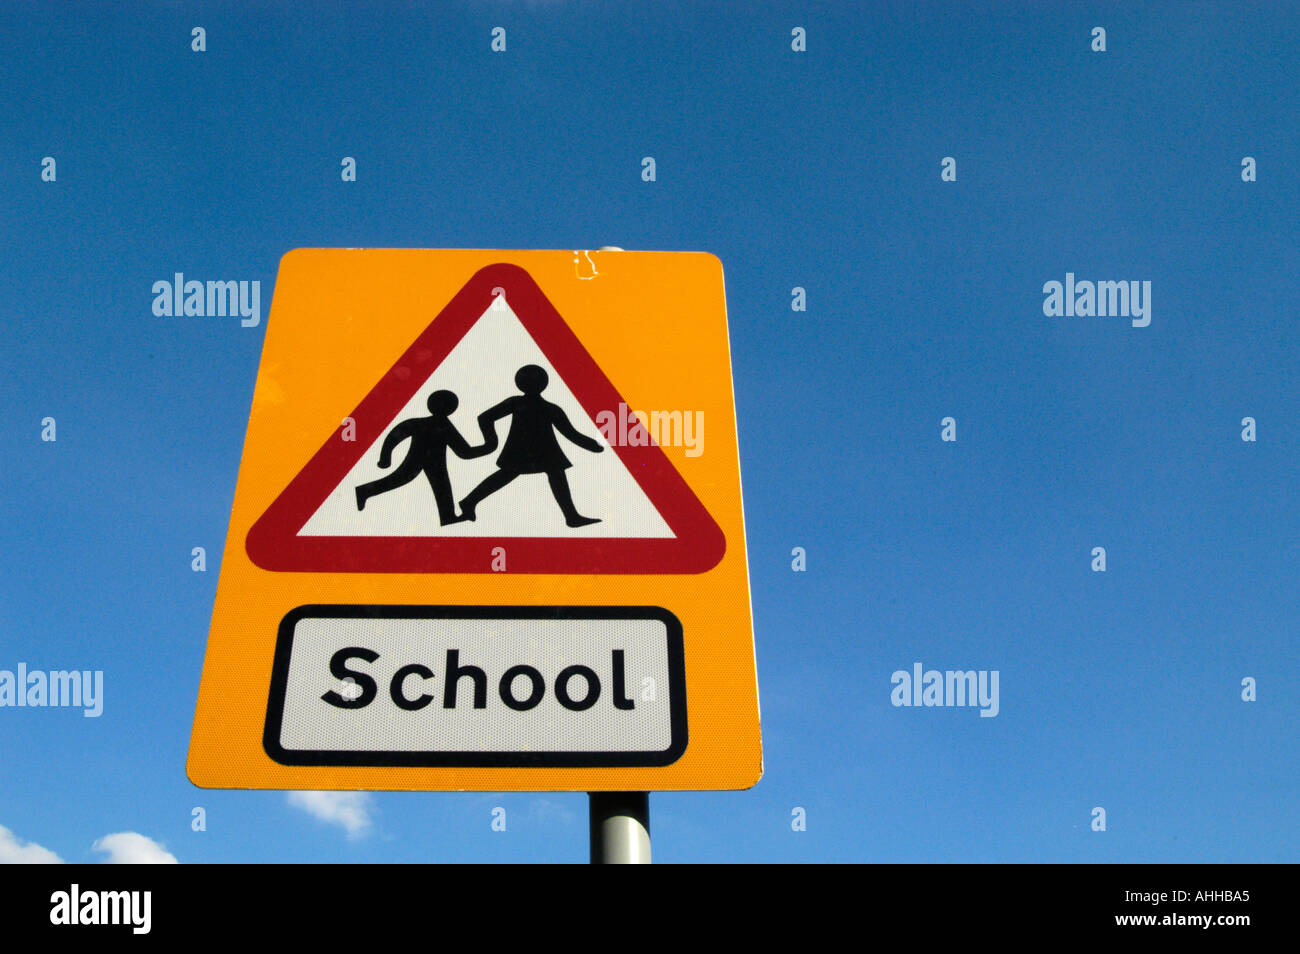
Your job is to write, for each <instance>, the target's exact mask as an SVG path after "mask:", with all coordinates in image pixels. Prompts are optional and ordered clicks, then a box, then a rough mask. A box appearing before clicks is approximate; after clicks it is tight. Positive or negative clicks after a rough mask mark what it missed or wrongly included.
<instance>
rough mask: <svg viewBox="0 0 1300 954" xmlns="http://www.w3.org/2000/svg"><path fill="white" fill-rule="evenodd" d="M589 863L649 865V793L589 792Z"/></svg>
mask: <svg viewBox="0 0 1300 954" xmlns="http://www.w3.org/2000/svg"><path fill="white" fill-rule="evenodd" d="M587 797H588V798H589V799H590V800H591V806H590V808H591V863H592V864H593V865H648V864H650V793H649V792H589V793H587Z"/></svg>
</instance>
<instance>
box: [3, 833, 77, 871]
mask: <svg viewBox="0 0 1300 954" xmlns="http://www.w3.org/2000/svg"><path fill="white" fill-rule="evenodd" d="M61 864H63V859H62V858H60V857H59V856H58V855H56V854H55V853H54V852H52V851H50V849H48V848H42V847H41V846H40V845H37V844H33V843H32V842H30V841H29V842H23V841H21V840H20V839H19V838H18V836H17V835H15V834H14V833H13V832H11V831H10V830H9V829H8V828H6V827H5V826H4V825H0V865H61Z"/></svg>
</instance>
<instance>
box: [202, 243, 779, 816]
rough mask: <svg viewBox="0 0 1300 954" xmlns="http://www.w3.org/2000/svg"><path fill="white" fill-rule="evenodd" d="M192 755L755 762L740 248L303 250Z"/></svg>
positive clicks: (700, 782) (673, 771)
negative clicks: (736, 309) (727, 285)
mask: <svg viewBox="0 0 1300 954" xmlns="http://www.w3.org/2000/svg"><path fill="white" fill-rule="evenodd" d="M188 774H189V777H190V779H191V780H192V781H193V782H194V783H195V784H196V785H201V786H204V787H221V788H279V789H396V790H485V791H506V790H523V791H543V790H571V791H658V790H671V789H734V788H748V787H749V786H751V785H753V784H754V783H755V782H757V781H758V778H759V776H760V775H761V774H762V752H761V744H760V738H759V716H758V687H757V680H756V675H755V665H754V643H753V630H752V623H751V619H750V607H749V579H748V570H747V567H746V561H745V535H744V521H743V513H742V508H741V496H740V469H739V455H738V451H737V445H736V415H735V405H734V403H733V398H732V385H731V361H730V353H729V350H728V340H727V318H726V302H725V297H724V291H723V277H722V264H721V262H719V261H718V259H717V258H716V257H714V256H712V255H708V254H704V253H696V252H623V251H599V252H567V251H565V252H559V251H547V252H537V251H522V252H521V251H460V250H455V251H451V250H417V249H412V250H394V249H376V250H367V249H297V250H295V251H292V252H290V253H288V254H287V255H286V256H285V257H284V259H283V260H282V261H281V263H280V273H279V277H278V279H277V282H276V288H275V299H274V301H273V303H272V307H271V313H270V316H269V318H268V321H267V327H266V340H265V344H264V346H263V352H262V362H261V367H260V368H259V370H258V376H257V386H256V389H255V391H254V394H253V407H252V412H251V414H250V416H249V423H248V433H247V437H246V439H245V442H244V456H243V461H242V462H241V464H240V468H239V481H238V485H237V487H236V490H235V501H234V509H233V512H232V514H231V520H230V531H229V534H228V536H227V538H226V549H225V555H224V557H223V559H222V564H221V579H220V581H219V583H218V587H217V599H216V606H215V609H214V611H213V618H212V630H211V634H210V638H209V641H208V651H207V658H206V660H205V662H204V667H203V679H202V683H201V685H200V688H199V699H198V706H197V711H196V713H195V717H194V732H193V736H192V738H191V742H190V754H189V764H188Z"/></svg>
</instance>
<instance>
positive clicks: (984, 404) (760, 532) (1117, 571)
mask: <svg viewBox="0 0 1300 954" xmlns="http://www.w3.org/2000/svg"><path fill="white" fill-rule="evenodd" d="M250 6H251V5H250ZM975 6H976V5H956V4H914V3H899V4H887V5H886V4H861V5H859V4H843V5H830V4H768V3H757V4H744V5H741V4H684V3H683V4H664V3H655V4H649V3H645V4H641V3H637V4H601V3H596V2H556V3H546V2H536V3H446V4H437V5H432V4H429V5H425V4H396V3H392V4H372V5H355V4H353V5H348V6H347V7H344V6H342V5H335V4H311V5H300V4H258V5H256V6H255V7H253V8H251V9H245V8H244V7H243V6H242V5H235V4H185V5H182V4H174V3H173V4H157V5H152V6H135V7H130V6H123V7H116V6H115V7H111V8H110V7H102V6H100V5H92V4H71V5H48V4H34V3H33V4H18V3H15V4H5V5H4V6H3V8H0V61H2V62H4V63H5V64H6V67H5V72H6V80H5V86H6V96H5V103H4V106H3V107H2V108H0V143H3V146H2V147H0V211H2V214H0V238H2V240H3V247H4V255H3V256H2V257H0V291H2V293H3V309H4V318H5V322H4V327H5V334H4V344H3V348H2V350H0V367H2V368H3V376H2V377H0V398H2V400H0V407H3V410H4V419H5V422H6V426H4V427H3V428H0V442H3V454H4V460H5V462H6V465H7V466H6V476H7V481H6V486H5V491H4V493H3V494H2V495H0V548H2V550H0V552H3V555H4V562H5V567H6V572H5V573H4V574H3V576H2V577H0V669H13V668H14V667H15V666H16V664H17V663H18V662H25V663H27V664H28V665H29V666H31V667H33V668H77V669H102V670H104V672H105V682H106V690H105V693H106V699H105V711H104V714H103V716H101V717H100V718H98V719H85V718H82V716H81V715H80V713H79V712H77V711H73V710H57V709H44V710H41V709H12V708H3V709H0V765H3V771H2V772H0V826H3V827H4V828H5V829H7V830H8V831H9V832H10V833H11V834H10V835H5V833H3V832H0V857H4V856H5V845H6V844H8V845H11V846H12V845H15V844H18V843H20V842H21V843H32V844H35V845H39V846H42V847H44V848H45V849H47V850H48V851H51V852H54V853H56V854H57V855H58V856H60V857H62V858H63V859H65V860H68V861H90V860H99V859H101V858H102V857H105V856H106V855H107V856H110V857H111V856H112V853H111V851H110V848H111V847H112V845H109V846H107V847H106V846H105V845H103V844H102V843H101V849H102V850H101V851H95V850H92V845H94V844H95V843H96V842H97V841H98V840H100V839H103V838H104V837H105V836H106V835H109V834H112V833H122V832H134V833H139V834H141V835H144V836H146V837H147V838H149V839H151V840H152V841H153V842H156V843H159V844H163V845H165V846H166V850H167V851H168V852H170V853H171V854H173V855H174V856H175V857H177V858H178V859H179V860H180V861H182V862H214V861H322V862H326V861H352V862H376V861H581V860H585V858H586V851H587V847H586V797H585V796H584V795H581V794H574V795H551V794H548V795H545V796H540V795H529V794H515V795H496V794H490V793H489V794H435V793H427V794H423V793H422V794H385V795H374V796H365V797H362V798H358V799H355V800H353V801H351V802H345V803H338V802H334V803H330V805H328V806H325V807H322V806H316V809H317V813H316V814H315V815H314V814H313V813H312V811H310V810H308V809H306V808H303V807H299V806H295V805H291V804H289V802H288V801H287V798H286V795H285V794H284V793H277V792H257V793H248V792H223V791H205V790H199V789H196V788H195V787H193V786H192V785H191V784H190V783H189V781H188V780H187V779H186V777H185V772H184V763H185V754H186V748H187V745H188V738H189V731H190V725H191V719H192V716H193V708H194V699H195V696H196V693H197V686H198V679H199V674H200V670H201V666H202V658H203V651H204V646H205V642H206V639H207V627H208V623H209V621H210V617H211V610H212V601H213V595H214V592H215V587H216V582H217V575H218V569H219V566H218V564H219V555H220V553H221V550H222V545H223V542H224V538H225V533H226V527H227V521H228V519H229V515H230V505H231V499H232V496H233V493H234V487H235V479H236V473H237V469H238V462H239V457H240V451H241V447H242V441H243V434H244V428H245V425H246V423H247V417H248V410H249V403H250V400H251V396H252V389H253V381H254V376H255V374H256V370H257V364H258V359H259V355H260V350H261V343H262V334H263V331H264V324H263V325H262V326H259V327H257V328H241V327H240V326H239V322H238V320H237V319H217V318H213V319H186V320H176V319H167V318H157V317H155V316H154V315H153V314H152V312H151V310H150V304H151V301H152V295H151V293H150V288H151V286H152V283H153V282H154V281H157V280H160V279H168V278H170V277H171V275H172V273H173V272H175V271H184V272H187V273H190V274H192V275H195V276H202V277H222V278H237V279H248V280H254V279H256V280H260V281H261V282H262V286H263V299H262V301H263V314H264V315H265V312H266V310H267V308H268V306H269V302H270V296H271V290H272V286H273V283H274V280H275V270H276V266H277V264H278V262H279V259H280V256H281V255H282V254H283V253H284V252H286V251H288V250H289V249H291V248H295V247H299V246H314V247H330V246H339V247H367V246H369V247H432V248H455V247H464V248H564V249H570V248H590V247H597V246H600V245H607V244H612V245H620V246H623V247H625V248H629V249H665V250H673V249H695V250H704V251H709V252H713V253H714V254H716V255H718V256H719V257H720V258H721V259H722V261H723V264H724V266H725V269H726V279H727V296H728V309H729V315H730V322H731V338H732V359H733V363H734V372H735V388H736V398H737V405H738V414H739V426H740V442H741V465H742V472H743V478H744V487H745V512H746V520H747V531H748V535H749V539H748V547H749V559H750V572H751V581H752V590H753V607H754V616H755V636H756V645H757V658H758V671H759V685H760V690H761V697H762V711H763V728H764V751H765V762H766V775H765V777H764V779H763V780H762V782H760V784H759V785H758V786H757V787H756V788H755V789H753V790H752V791H749V792H743V793H681V794H663V795H654V796H653V797H652V800H651V811H652V832H653V836H654V843H655V853H656V858H657V859H659V860H665V861H721V860H739V861H815V860H867V861H992V862H1002V861H1035V860H1037V861H1097V862H1118V861H1133V862H1157V861H1159V862H1191V861H1208V862H1228V861H1232V862H1246V861H1294V860H1295V859H1296V857H1297V854H1298V853H1300V830H1298V828H1297V825H1296V821H1295V819H1296V818H1297V817H1300V796H1298V795H1297V790H1298V789H1297V785H1296V782H1297V776H1298V774H1300V772H1298V770H1300V756H1298V755H1297V750H1296V745H1295V737H1296V725H1297V719H1298V717H1300V705H1298V704H1297V697H1296V686H1297V676H1298V675H1300V673H1298V672H1297V666H1296V646H1297V635H1298V633H1297V620H1298V619H1300V612H1298V611H1300V596H1298V595H1297V594H1298V593H1300V588H1297V587H1296V585H1295V580H1296V579H1297V577H1298V576H1300V573H1298V571H1300V566H1298V564H1300V559H1298V556H1300V553H1298V550H1297V546H1296V542H1295V541H1296V539H1297V530H1298V529H1300V528H1298V527H1297V523H1298V522H1300V521H1298V518H1300V505H1298V504H1297V496H1296V494H1295V492H1294V485H1295V478H1296V454H1295V448H1296V444H1297V438H1298V437H1300V427H1298V423H1300V400H1298V399H1297V391H1296V384H1297V378H1296V364H1295V356H1296V355H1297V354H1298V353H1300V351H1298V350H1297V343H1298V342H1297V332H1296V323H1295V320H1294V318H1295V301H1296V291H1295V288H1296V286H1295V281H1294V278H1295V275H1296V274H1297V273H1298V272H1300V242H1297V224H1296V223H1297V222H1300V195H1298V194H1297V188H1298V187H1300V175H1298V174H1297V173H1298V172H1300V170H1298V169H1297V156H1296V153H1295V144H1296V143H1297V142H1300V119H1298V118H1297V116H1296V112H1295V109H1294V104H1295V102H1296V101H1297V94H1298V93H1300V90H1298V89H1297V85H1300V69H1297V65H1298V64H1297V62H1296V53H1295V50H1296V49H1297V41H1300V35H1298V34H1300V18H1298V17H1297V14H1296V12H1295V10H1294V9H1293V8H1292V7H1291V6H1290V5H1287V4H1280V3H1278V4H1246V5H1242V4H1206V3H1198V4H1185V5H1184V4H1179V5H1170V4H1134V3H1123V4H1118V3H1116V4H1107V3H1094V4H1088V5H1071V6H1069V7H1067V5H1065V4H1030V3H1024V4H1014V5H1013V4H1004V3H996V4H989V5H980V6H988V7H990V9H985V10H977V9H975ZM194 26H203V27H204V28H205V29H206V31H207V51H206V52H203V53H194V52H192V51H191V50H190V30H191V28H192V27H194ZM494 26H504V27H505V28H506V30H507V51H506V52H505V53H503V54H494V53H492V52H491V51H490V50H489V42H490V39H491V37H490V31H491V29H492V28H493V27H494ZM796 26H802V27H805V28H806V30H807V37H808V40H807V44H808V49H807V51H806V52H804V53H795V52H793V51H792V50H791V48H790V35H791V30H792V29H793V28H794V27H796ZM1094 26H1102V27H1104V28H1105V29H1106V31H1107V50H1106V52H1104V53H1095V52H1093V51H1092V50H1091V49H1090V33H1091V30H1092V28H1093V27H1094ZM647 155H649V156H654V157H655V159H656V163H657V172H658V178H657V181H656V182H654V183H646V182H643V181H642V180H641V177H640V170H641V166H640V161H641V158H642V157H643V156H647ZM45 156H53V157H55V159H56V162H57V180H56V181H55V182H43V181H41V176H40V172H41V160H42V157H45ZM343 156H354V157H356V158H357V161H358V179H357V181H356V182H355V183H349V184H344V183H342V182H341V181H340V178H339V161H340V159H341V157H343ZM944 156H952V157H954V158H955V159H956V160H957V173H958V176H957V181H956V182H943V181H941V179H940V160H941V158H942V157H944ZM1244 156H1252V157H1254V158H1255V159H1256V161H1257V164H1258V181H1255V182H1250V183H1247V182H1243V181H1242V178H1241V160H1242V157H1244ZM1067 271H1072V272H1074V273H1076V275H1077V277H1078V278H1080V279H1092V280H1145V281H1150V282H1151V283H1152V320H1151V324H1150V325H1149V326H1148V327H1145V328H1135V327H1132V326H1131V325H1130V323H1129V322H1128V321H1127V320H1125V319H1122V318H1113V317H1112V318H1056V317H1047V316H1045V315H1044V313H1043V309H1042V305H1043V298H1044V295H1043V292H1042V288H1043V284H1044V283H1045V282H1048V281H1053V280H1055V281H1063V280H1064V278H1065V273H1066V272H1067ZM794 286H802V287H805V288H806V289H807V295H808V309H807V311H806V312H802V313H800V312H793V311H792V310H791V307H790V301H791V288H793V287H794ZM949 415H951V416H952V417H954V418H956V420H957V422H958V424H957V427H958V440H957V442H956V443H945V442H942V441H941V440H940V426H939V422H940V420H941V418H944V417H946V416H949ZM47 416H49V417H53V418H55V419H56V421H57V437H58V439H57V441H56V442H53V443H49V442H42V441H41V439H40V433H41V423H40V422H41V420H42V418H44V417H47ZM1246 416H1251V417H1254V418H1255V419H1256V421H1257V422H1258V423H1257V426H1258V440H1257V441H1255V442H1253V443H1247V442H1243V441H1242V440H1241V437H1240V433H1241V424H1240V422H1241V419H1242V418H1243V417H1246ZM194 546H205V547H206V548H207V551H208V554H209V569H208V572H207V573H203V574H198V573H193V572H191V570H190V550H191V548H192V547H194ZM795 546H802V547H804V548H806V550H807V554H808V564H807V571H806V572H803V573H795V572H792V571H791V566H790V551H791V549H792V548H793V547H795ZM1094 546H1104V547H1105V548H1106V550H1107V562H1108V569H1107V571H1106V572H1105V573H1094V572H1092V571H1091V570H1090V568H1089V563H1090V551H1091V550H1092V548H1093V547H1094ZM915 662H921V663H923V664H924V665H925V666H926V667H927V668H936V669H956V668H961V669H968V668H973V669H989V670H994V669H995V670H998V671H999V672H1000V676H1001V678H1000V712H999V714H998V716H997V717H996V718H983V719H982V718H979V717H978V713H977V712H976V711H975V710H973V709H959V708H896V707H894V706H893V705H891V703H890V690H891V684H890V676H891V674H892V673H893V672H894V671H895V670H898V669H909V670H910V668H911V666H912V664H913V663H915ZM1245 677H1253V678H1254V679H1256V680H1257V682H1258V701H1256V702H1252V703H1248V702H1243V701H1242V699H1241V680H1242V679H1243V678H1245ZM196 806H202V807H203V808H204V809H205V810H206V813H207V830H206V831H204V832H194V831H192V830H191V825H190V821H191V810H192V809H193V808H194V807H196ZM496 806H502V807H504V808H506V810H507V818H508V826H507V831H506V832H504V833H496V832H493V831H492V830H491V828H490V822H491V811H492V809H493V808H494V807H496ZM796 806H800V807H803V808H804V809H805V810H806V813H807V830H806V831H803V832H795V831H792V830H791V824H790V821H791V810H792V808H794V807H796ZM1095 806H1101V807H1104V808H1105V809H1106V812H1107V830H1106V831H1105V832H1104V833H1103V832H1093V831H1091V830H1090V822H1091V814H1090V813H1091V810H1092V809H1093V808H1094V807H1095ZM330 810H334V811H335V814H336V816H337V815H338V812H340V811H341V812H342V813H343V814H342V818H343V819H344V821H347V820H351V821H352V822H353V823H354V828H356V829H357V830H355V831H353V832H349V831H348V829H347V825H346V824H343V823H340V822H339V821H334V822H331V821H327V820H322V819H321V818H320V817H318V816H319V815H320V814H322V813H323V814H327V815H328V814H329V811H330ZM363 822H364V823H365V824H363ZM358 825H359V826H360V827H359V828H357V826H358ZM15 850H16V849H15Z"/></svg>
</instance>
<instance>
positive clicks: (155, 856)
mask: <svg viewBox="0 0 1300 954" xmlns="http://www.w3.org/2000/svg"><path fill="white" fill-rule="evenodd" d="M90 847H91V849H92V850H94V851H102V852H103V853H104V854H106V855H108V857H107V858H106V859H104V864H108V865H174V864H179V862H177V860H176V856H175V855H173V854H172V853H171V852H169V851H167V850H166V849H165V848H164V847H163V846H162V845H160V844H158V842H156V841H154V840H153V839H152V838H146V837H145V836H144V835H141V834H139V833H137V832H134V831H119V832H117V833H116V834H112V835H105V836H104V837H103V838H101V839H99V841H97V842H95V843H94V844H93V845H91V846H90Z"/></svg>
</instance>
